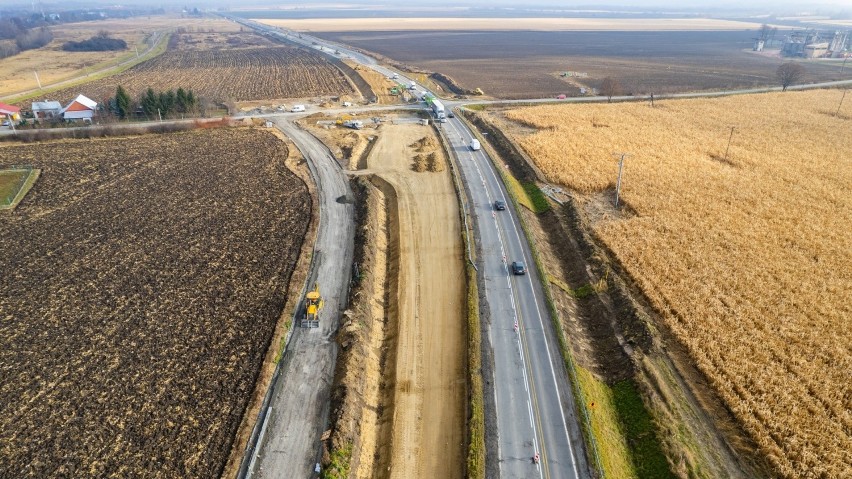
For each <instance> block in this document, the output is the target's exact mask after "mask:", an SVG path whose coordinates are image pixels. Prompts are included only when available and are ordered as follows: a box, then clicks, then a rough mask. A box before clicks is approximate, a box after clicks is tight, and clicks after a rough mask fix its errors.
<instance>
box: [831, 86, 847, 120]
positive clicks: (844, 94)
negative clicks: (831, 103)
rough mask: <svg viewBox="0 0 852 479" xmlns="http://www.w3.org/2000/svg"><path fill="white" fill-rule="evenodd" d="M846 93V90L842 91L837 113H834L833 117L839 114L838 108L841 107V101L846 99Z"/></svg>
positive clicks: (838, 109)
mask: <svg viewBox="0 0 852 479" xmlns="http://www.w3.org/2000/svg"><path fill="white" fill-rule="evenodd" d="M847 91H849V90H848V89H846V90H843V96H841V97H840V104H839V105H837V111H836V112H834V116H835V117H836V116H837V115H839V114H840V107H841V106H843V99H844V98H846V92H847Z"/></svg>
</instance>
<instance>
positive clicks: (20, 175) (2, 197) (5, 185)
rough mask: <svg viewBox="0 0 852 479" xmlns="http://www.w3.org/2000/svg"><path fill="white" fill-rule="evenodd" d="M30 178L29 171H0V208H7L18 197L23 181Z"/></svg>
mask: <svg viewBox="0 0 852 479" xmlns="http://www.w3.org/2000/svg"><path fill="white" fill-rule="evenodd" d="M28 176H30V172H29V170H3V171H0V206H9V205H11V204H12V200H14V199H15V197H16V196H18V192H19V191H21V187H22V186H24V181H26V180H27V177H28Z"/></svg>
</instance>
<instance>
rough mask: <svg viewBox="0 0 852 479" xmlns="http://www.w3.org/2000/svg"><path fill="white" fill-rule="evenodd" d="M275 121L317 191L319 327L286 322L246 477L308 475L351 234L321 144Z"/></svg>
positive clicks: (335, 173) (342, 187)
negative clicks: (266, 413) (288, 334)
mask: <svg viewBox="0 0 852 479" xmlns="http://www.w3.org/2000/svg"><path fill="white" fill-rule="evenodd" d="M276 124H277V125H278V127H279V128H280V129H281V130H282V131H283V132H284V134H286V135H287V136H288V137H290V139H291V140H293V143H295V144H296V146H297V147H298V148H299V150H300V151H301V152H302V154H303V155H304V156H305V158H306V159H307V160H308V164H309V165H310V168H311V170H312V172H313V175H314V178H315V179H316V181H317V186H318V189H319V202H320V211H321V212H320V223H319V231H318V234H317V243H316V247H315V248H314V259H313V265H312V268H313V269H312V274H313V276H312V278H311V279H310V280H309V281H308V283H309V284H313V281H314V280H315V281H316V282H317V283H318V284H319V287H320V291H321V292H322V294H323V298H324V299H325V307H324V309H323V310H322V313H321V319H322V320H321V321H320V327H319V328H316V329H305V328H300V327H298V325H294V330H293V337H292V338H291V339H290V343H289V346H288V348H287V352H286V353H285V354H284V357H283V358H282V361H283V364H282V365H281V366H280V374H281V379H280V380H279V381H278V382H277V384H276V386H275V390H274V391H273V399H272V401H271V403H270V407H271V408H272V411H271V415H270V418H269V423H268V425H267V430H266V434H265V436H264V438H263V441H262V443H261V444H260V446H259V447H258V451H259V459H258V461H257V464H258V468H257V470H256V471H255V475H254V477H257V478H279V477H287V478H289V477H294V478H295V477H313V476H311V471H313V465H314V464H315V463H316V462H319V459H320V457H319V448H320V443H319V438H320V436H321V434H322V430H323V428H324V427H325V425H326V423H327V422H328V407H329V402H328V397H329V388H330V385H331V381H332V377H333V374H334V362H335V359H336V357H337V344H336V343H335V341H334V335H335V332H336V331H337V325H338V318H339V316H340V311H342V310H343V307H344V306H345V302H346V295H347V291H348V283H349V267H350V265H351V264H352V248H353V243H354V235H355V224H354V209H353V207H352V204H351V203H349V202H348V201H345V200H341V199H342V198H347V197H348V198H351V196H352V191H351V190H350V188H349V183H348V182H347V181H346V177H345V175H344V174H343V172H342V170H341V169H340V166H339V165H338V163H337V161H336V160H335V159H334V157H332V156H331V154H330V153H329V151H328V149H327V148H325V146H324V145H323V144H322V143H320V142H319V141H318V140H317V139H316V138H314V137H313V136H312V135H310V134H309V133H307V132H305V131H304V130H301V129H299V128H298V127H296V126H294V125H293V124H292V123H290V122H289V121H286V120H284V119H277V120H276Z"/></svg>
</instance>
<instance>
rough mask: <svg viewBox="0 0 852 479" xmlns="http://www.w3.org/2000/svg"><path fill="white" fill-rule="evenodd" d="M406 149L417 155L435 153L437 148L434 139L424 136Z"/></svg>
mask: <svg viewBox="0 0 852 479" xmlns="http://www.w3.org/2000/svg"><path fill="white" fill-rule="evenodd" d="M408 147H409V148H413V149H414V151H416V152H417V153H426V152H430V151H435V150H436V149H437V148H438V142H437V141H435V138H434V137H432V136H424V137H423V138H421V139H419V140H417V141H415V142H414V143H412V144H410V145H408Z"/></svg>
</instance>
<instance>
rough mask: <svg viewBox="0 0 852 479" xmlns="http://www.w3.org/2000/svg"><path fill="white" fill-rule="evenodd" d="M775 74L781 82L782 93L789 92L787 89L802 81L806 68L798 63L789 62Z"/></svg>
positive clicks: (782, 65)
mask: <svg viewBox="0 0 852 479" xmlns="http://www.w3.org/2000/svg"><path fill="white" fill-rule="evenodd" d="M775 74H776V75H778V81H779V82H781V91H787V87H789V86H790V85H792V84H794V83H798V82H799V81H801V80H802V78H803V77H804V76H805V68H804V67H803V66H802V65H800V64H798V63H796V62H787V63H783V64H781V66H780V67H778V70H777V71H776V72H775Z"/></svg>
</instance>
